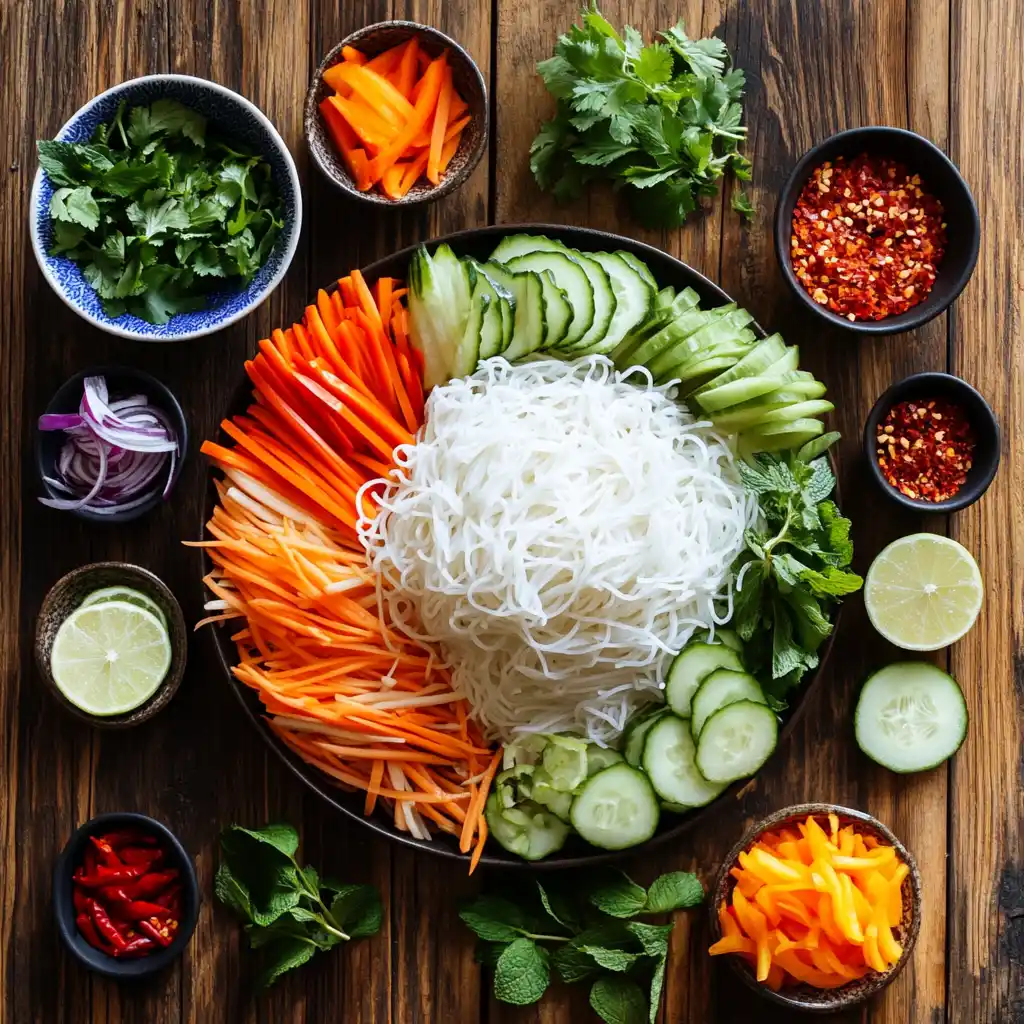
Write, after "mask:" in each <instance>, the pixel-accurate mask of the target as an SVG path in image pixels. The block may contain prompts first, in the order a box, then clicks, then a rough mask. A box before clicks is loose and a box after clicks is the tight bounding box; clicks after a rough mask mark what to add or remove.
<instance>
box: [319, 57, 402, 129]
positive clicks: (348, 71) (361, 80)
mask: <svg viewBox="0 0 1024 1024" xmlns="http://www.w3.org/2000/svg"><path fill="white" fill-rule="evenodd" d="M328 75H330V76H331V77H330V78H328V77H327V76H328ZM324 80H325V81H326V82H327V84H328V85H331V86H333V87H334V88H337V83H338V82H345V83H346V84H347V85H349V86H351V87H352V90H353V92H354V93H355V94H356V95H358V96H362V97H363V98H364V99H365V101H366V103H367V105H368V106H372V107H373V109H375V110H382V109H390V110H393V111H394V112H395V113H396V114H397V115H398V116H399V117H400V118H401V119H402V120H404V121H408V120H409V119H410V118H411V117H412V116H413V105H412V104H411V103H410V102H409V100H408V99H407V98H406V97H405V96H404V95H403V94H402V93H401V92H399V91H398V90H397V89H396V88H395V87H394V86H393V85H392V84H391V83H390V82H389V81H388V80H387V79H386V78H385V77H384V76H383V75H381V74H379V73H378V72H376V71H374V70H373V68H367V67H360V66H359V65H358V64H335V65H334V67H332V68H329V69H328V71H327V72H326V73H325V74H324Z"/></svg>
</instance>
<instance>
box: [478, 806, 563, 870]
mask: <svg viewBox="0 0 1024 1024" xmlns="http://www.w3.org/2000/svg"><path fill="white" fill-rule="evenodd" d="M484 816H485V817H486V819H487V827H488V830H489V831H490V833H491V835H492V836H494V838H495V839H496V840H497V841H498V843H499V844H500V845H501V846H503V847H504V848H505V849H506V850H508V851H509V853H514V854H516V855H517V856H519V857H522V858H523V860H541V859H542V858H543V857H547V856H548V855H549V854H552V853H555V852H556V851H558V850H560V849H561V848H562V847H563V846H564V845H565V841H566V839H567V838H568V837H569V832H570V828H569V826H568V825H567V824H566V823H565V822H564V821H562V820H561V818H559V817H557V816H556V815H554V814H552V813H551V812H550V811H547V810H545V809H544V808H543V807H540V806H539V805H538V804H522V805H520V806H518V807H513V808H511V809H509V810H502V808H501V806H500V805H499V804H498V801H497V797H496V795H495V794H493V793H492V794H491V795H490V796H489V797H488V798H487V803H486V805H485V806H484Z"/></svg>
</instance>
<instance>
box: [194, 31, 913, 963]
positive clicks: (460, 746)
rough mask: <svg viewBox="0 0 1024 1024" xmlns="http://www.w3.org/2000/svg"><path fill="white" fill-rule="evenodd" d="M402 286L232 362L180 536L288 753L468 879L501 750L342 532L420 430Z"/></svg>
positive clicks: (337, 305) (333, 296) (332, 305)
mask: <svg viewBox="0 0 1024 1024" xmlns="http://www.w3.org/2000/svg"><path fill="white" fill-rule="evenodd" d="M401 49H402V52H403V53H406V52H408V47H407V46H404V45H403V47H402V48H401ZM409 59H410V60H411V59H412V58H409ZM368 63H369V62H368ZM396 63H397V59H396ZM378 73H382V72H380V71H379V69H378ZM396 88H397V87H396ZM393 166H394V165H393ZM406 294H407V292H406V289H405V288H404V287H402V286H401V282H398V281H395V280H393V279H391V278H381V279H380V280H378V281H376V282H374V283H373V284H372V286H371V285H370V284H368V283H367V281H366V280H364V278H363V276H362V274H360V273H359V271H353V272H352V273H351V274H350V275H348V276H347V277H344V278H342V279H341V280H340V281H339V287H338V289H337V290H336V291H333V292H326V291H320V292H318V293H317V296H316V302H315V303H314V304H311V305H310V306H308V307H307V309H306V312H305V315H304V317H303V322H302V323H298V324H294V325H293V326H292V327H290V328H288V329H287V330H275V331H273V332H272V333H271V336H270V338H266V339H264V340H262V341H261V342H260V344H259V351H258V352H257V354H256V355H255V356H254V357H253V358H252V359H251V360H249V361H248V362H247V363H246V364H245V368H246V372H247V373H248V375H249V378H250V380H251V381H252V384H253V387H254V393H253V402H252V404H251V405H250V406H249V408H248V409H247V410H246V411H245V412H244V413H241V414H239V415H236V416H234V417H232V418H231V419H229V420H225V421H224V423H223V424H222V426H223V430H224V433H225V434H226V435H227V437H228V438H229V439H230V440H231V441H233V442H234V446H233V447H228V446H226V445H222V444H218V443H215V442H212V441H207V442H206V443H204V445H203V447H202V451H203V453H204V454H206V455H208V456H209V457H210V458H211V459H212V460H213V461H214V462H215V463H216V465H217V466H218V467H219V468H220V469H221V470H222V472H223V473H224V479H223V480H217V481H216V488H217V495H218V501H217V504H216V506H215V507H214V511H213V514H212V516H211V518H210V521H209V522H208V523H207V531H208V534H209V538H208V539H205V540H203V541H199V542H197V545H196V546H200V547H202V548H203V549H204V551H205V553H206V555H207V557H208V558H209V559H210V561H211V563H212V566H213V568H212V571H211V572H210V573H209V574H208V575H207V576H206V578H205V579H204V583H205V584H206V586H207V588H208V589H209V590H210V592H211V595H212V597H213V598H214V601H213V603H211V604H210V605H208V609H207V610H208V611H210V612H211V613H212V614H209V615H207V616H206V617H204V618H203V619H202V620H201V622H200V625H208V624H213V623H222V622H230V623H231V625H229V626H228V629H229V631H230V634H231V637H232V640H233V641H234V643H235V644H236V647H237V651H238V662H237V664H236V665H235V667H234V669H233V672H234V674H235V677H236V678H237V680H238V682H239V683H240V684H242V685H244V686H246V687H249V688H251V689H252V690H254V691H255V692H256V694H257V695H258V696H259V699H260V701H261V703H262V704H263V707H264V709H265V713H266V716H267V723H268V726H269V728H270V729H272V730H273V732H274V733H275V735H277V736H278V737H279V738H280V740H281V742H282V743H284V744H285V745H286V746H287V747H288V748H289V749H290V750H292V751H293V752H294V753H295V755H296V756H297V757H299V758H301V759H302V760H304V761H305V762H307V763H308V764H309V765H310V766H311V767H312V768H315V769H316V770H318V771H320V772H322V773H323V774H324V775H325V776H327V777H328V778H329V779H330V780H331V781H332V782H333V783H335V784H337V785H339V786H342V787H343V788H347V789H354V790H360V791H362V792H364V793H365V800H364V802H363V811H364V813H365V814H367V815H370V814H374V813H378V811H379V809H380V806H381V804H383V805H385V809H386V810H387V811H388V813H389V814H391V815H392V816H393V818H394V821H395V824H396V827H397V828H399V829H402V830H403V831H407V832H410V833H411V834H413V835H414V836H416V837H417V838H420V839H429V838H430V835H431V832H432V831H441V832H445V833H447V834H449V835H451V836H453V837H455V839H456V840H457V841H458V843H459V847H460V850H462V852H464V853H467V854H469V857H468V861H469V868H470V870H471V871H472V870H474V869H475V868H476V866H477V864H478V863H479V860H480V857H481V855H482V852H483V848H484V843H485V842H486V838H487V824H486V821H485V819H484V806H485V803H486V800H487V794H488V790H489V789H490V786H491V784H492V782H493V779H494V776H495V773H496V772H497V770H498V767H499V765H500V761H501V757H500V752H497V753H496V752H495V751H493V750H491V749H489V748H488V746H487V744H485V743H484V740H483V737H482V735H481V734H480V731H479V729H478V727H477V726H476V724H475V723H474V722H473V720H472V718H471V717H470V714H469V711H470V709H469V707H468V705H467V704H466V702H465V700H464V699H463V698H462V697H460V696H458V695H457V694H456V693H454V692H453V691H452V689H451V681H450V679H449V677H448V674H447V671H446V670H445V669H444V668H443V667H441V666H442V660H441V658H440V657H439V656H438V655H437V653H436V652H434V651H431V650H430V649H429V648H428V647H426V646H425V645H423V644H420V643H415V642H413V641H412V640H409V639H407V638H406V637H405V636H404V635H403V634H401V633H399V632H398V631H397V630H396V629H395V628H394V625H393V623H392V622H391V621H390V620H389V618H388V615H387V611H386V608H387V606H386V605H385V604H383V603H379V602H378V599H377V593H376V588H377V586H378V583H377V580H376V579H375V577H374V575H373V574H372V573H371V572H369V571H368V570H367V568H366V563H365V555H364V553H363V550H362V547H361V544H360V542H359V540H358V536H357V524H358V520H359V518H360V516H362V515H372V512H373V502H374V500H375V498H374V493H375V491H374V489H373V487H372V486H371V487H369V488H364V484H367V483H370V482H371V481H373V480H375V479H378V478H381V477H386V476H387V475H388V474H389V473H390V472H391V470H392V469H393V468H394V465H395V462H394V449H395V447H396V446H397V445H399V444H407V443H411V442H412V440H413V435H414V433H415V432H416V431H417V430H418V429H419V427H420V426H421V425H422V422H423V381H422V367H421V365H420V364H419V363H418V362H417V361H416V359H415V353H414V352H413V350H412V349H411V347H410V346H409V341H408V334H407V329H408V327H407V316H406V308H405V305H404V299H405V296H406ZM360 488H363V490H362V491H361V493H360ZM240 620H241V623H242V627H241V628H239V621H240ZM469 780H478V781H469ZM852 852H853V855H854V858H855V859H856V858H861V857H862V854H864V853H868V852H869V851H867V850H866V849H861V848H857V847H856V846H854V847H853V848H852ZM858 870H859V868H858ZM890 886H891V881H890V880H889V876H886V880H885V889H884V897H885V904H884V914H880V915H878V916H877V918H876V917H872V919H871V921H870V922H865V926H866V927H868V926H870V928H871V929H872V930H871V935H872V937H873V939H872V940H873V941H874V943H875V946H876V947H877V950H878V955H879V956H885V955H886V954H887V952H891V949H892V944H893V943H894V942H895V939H893V937H892V931H891V927H890V926H889V925H888V914H889V908H890V904H891V898H890V891H891V889H890ZM883 926H884V927H883ZM873 948H874V947H873Z"/></svg>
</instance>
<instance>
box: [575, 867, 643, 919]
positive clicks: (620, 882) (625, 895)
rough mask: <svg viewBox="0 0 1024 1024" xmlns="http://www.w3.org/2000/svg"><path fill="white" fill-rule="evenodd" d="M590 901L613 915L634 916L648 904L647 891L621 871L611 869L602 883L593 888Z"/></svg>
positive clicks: (589, 897) (599, 908)
mask: <svg viewBox="0 0 1024 1024" xmlns="http://www.w3.org/2000/svg"><path fill="white" fill-rule="evenodd" d="M587 898H588V899H589V901H590V902H591V903H592V904H593V905H594V906H595V907H597V909H598V910H603V911H604V913H606V914H610V915H611V916H612V917H634V916H636V915H637V914H639V913H640V912H641V911H642V910H643V909H644V907H645V906H646V904H647V892H646V891H645V890H644V888H643V887H642V886H639V885H637V884H636V882H634V881H633V880H632V879H630V878H629V877H627V876H626V875H624V874H623V873H622V872H621V871H617V870H615V869H610V870H609V871H608V872H607V874H606V875H605V877H604V879H603V880H602V882H601V884H600V885H599V886H598V887H597V888H596V889H594V890H592V891H591V892H590V893H589V894H588V897H587Z"/></svg>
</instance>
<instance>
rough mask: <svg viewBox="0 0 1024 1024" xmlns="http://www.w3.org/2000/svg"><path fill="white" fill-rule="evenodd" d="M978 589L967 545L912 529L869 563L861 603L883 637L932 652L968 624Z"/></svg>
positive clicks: (977, 571)
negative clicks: (869, 566) (906, 535)
mask: <svg viewBox="0 0 1024 1024" xmlns="http://www.w3.org/2000/svg"><path fill="white" fill-rule="evenodd" d="M984 590H985V588H984V585H983V584H982V581H981V570H980V569H979V568H978V563H977V562H975V560H974V558H973V557H972V556H971V553H970V552H969V551H968V550H967V548H965V547H964V546H963V545H962V544H958V543H957V542H956V541H955V540H950V539H949V538H948V537H939V536H937V535H936V534H934V533H914V534H911V535H910V536H909V537H901V538H900V539H899V540H895V541H893V542H892V543H891V544H890V545H889V546H888V547H887V548H884V549H883V550H882V551H881V553H880V554H879V555H878V557H877V558H876V559H875V560H874V561H873V562H872V563H871V568H870V569H868V575H867V579H866V581H865V583H864V604H865V606H866V607H867V610H868V618H869V619H871V624H872V625H873V626H874V627H875V629H877V630H878V632H879V633H881V634H882V636H884V637H885V638H886V640H888V641H890V642H891V643H894V644H895V645H896V646H897V647H902V648H903V649H904V650H907V651H936V650H938V649H939V648H940V647H947V646H949V644H951V643H953V642H954V641H956V640H959V639H960V637H962V636H963V635H964V633H966V632H967V631H968V630H969V629H970V628H971V626H973V625H974V620H975V619H976V618H977V617H978V612H979V611H980V610H981V602H982V598H983V596H984Z"/></svg>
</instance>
